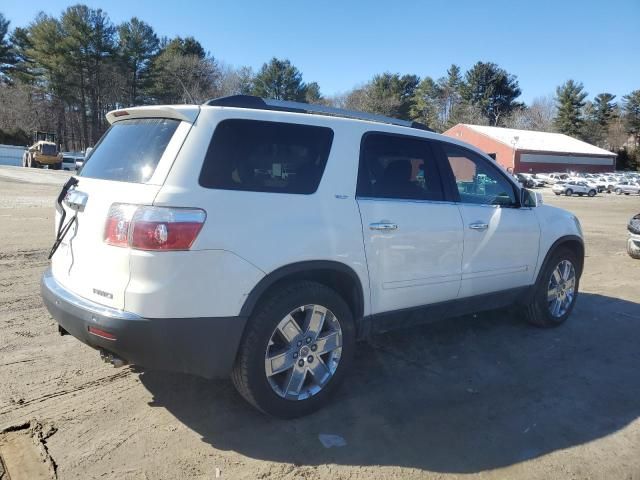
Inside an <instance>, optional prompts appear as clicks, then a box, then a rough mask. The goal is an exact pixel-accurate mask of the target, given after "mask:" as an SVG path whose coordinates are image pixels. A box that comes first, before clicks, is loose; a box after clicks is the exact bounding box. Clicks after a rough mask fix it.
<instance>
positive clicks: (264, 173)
mask: <svg viewBox="0 0 640 480" xmlns="http://www.w3.org/2000/svg"><path fill="white" fill-rule="evenodd" d="M332 142H333V130H331V129H330V128H326V127H317V126H311V125H300V124H294V123H281V122H264V121H257V120H242V119H233V120H224V121H222V122H220V124H219V125H218V126H217V127H216V130H215V132H214V134H213V138H212V140H211V144H210V145H209V149H208V151H207V155H206V158H205V161H204V165H203V167H202V171H201V172H200V185H202V186H203V187H206V188H218V189H223V190H245V191H253V192H275V193H297V194H311V193H314V192H315V191H316V190H317V189H318V185H319V184H320V179H321V178H322V174H323V172H324V168H325V165H326V164H327V159H328V158H329V152H330V150H331V144H332Z"/></svg>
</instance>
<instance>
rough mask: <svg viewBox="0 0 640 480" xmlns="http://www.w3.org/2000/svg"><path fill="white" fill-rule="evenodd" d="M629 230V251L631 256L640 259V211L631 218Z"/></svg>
mask: <svg viewBox="0 0 640 480" xmlns="http://www.w3.org/2000/svg"><path fill="white" fill-rule="evenodd" d="M627 230H628V231H629V238H627V253H628V254H629V256H630V257H631V258H637V259H640V213H639V214H638V215H636V216H634V217H633V218H631V220H629V225H627Z"/></svg>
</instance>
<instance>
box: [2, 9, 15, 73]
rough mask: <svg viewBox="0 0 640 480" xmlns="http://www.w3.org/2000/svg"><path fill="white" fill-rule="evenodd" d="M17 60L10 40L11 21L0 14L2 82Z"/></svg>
mask: <svg viewBox="0 0 640 480" xmlns="http://www.w3.org/2000/svg"><path fill="white" fill-rule="evenodd" d="M15 62H16V59H15V56H14V54H13V48H12V45H11V39H10V38H9V20H7V19H5V18H4V15H3V14H2V13H0V80H1V79H2V77H3V74H4V72H6V71H7V70H8V69H9V68H10V67H11V66H12V65H13V64H15Z"/></svg>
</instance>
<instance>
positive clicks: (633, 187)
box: [613, 180, 640, 195]
mask: <svg viewBox="0 0 640 480" xmlns="http://www.w3.org/2000/svg"><path fill="white" fill-rule="evenodd" d="M613 191H614V192H615V193H616V195H622V194H625V195H629V194H635V195H638V194H640V184H639V183H636V182H634V181H632V180H625V181H622V182H620V183H618V184H616V185H614V187H613Z"/></svg>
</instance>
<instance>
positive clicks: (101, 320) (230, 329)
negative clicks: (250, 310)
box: [40, 269, 247, 378]
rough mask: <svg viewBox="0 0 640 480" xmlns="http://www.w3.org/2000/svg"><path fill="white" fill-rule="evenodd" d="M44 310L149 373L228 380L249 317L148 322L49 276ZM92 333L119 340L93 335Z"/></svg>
mask: <svg viewBox="0 0 640 480" xmlns="http://www.w3.org/2000/svg"><path fill="white" fill-rule="evenodd" d="M40 291H41V295H42V299H43V300H44V304H45V306H46V307H47V310H49V313H50V314H51V316H52V317H53V318H54V319H55V320H56V321H57V322H58V324H59V325H60V326H61V327H62V328H63V329H64V330H65V331H67V332H68V333H69V334H71V335H73V336H74V337H76V338H77V339H78V340H80V341H81V342H83V343H86V344H87V345H89V346H91V347H93V348H96V349H103V350H106V351H107V352H110V353H113V354H115V355H117V356H119V357H121V358H122V359H123V360H126V361H127V362H129V363H131V364H133V365H138V366H141V367H144V368H147V369H152V370H154V369H157V370H166V371H174V372H183V373H190V374H193V375H198V376H202V377H206V378H214V377H225V376H228V375H229V373H230V372H231V368H232V367H233V363H234V361H235V357H236V352H237V349H238V346H239V344H240V339H241V337H242V332H243V331H244V327H245V324H246V321H247V319H246V317H202V318H143V317H140V316H138V315H135V314H133V313H129V312H126V311H122V310H116V309H113V308H109V307H105V306H103V305H100V304H97V303H95V302H92V301H89V300H86V299H84V298H82V297H79V296H78V295H76V294H74V293H72V292H70V291H69V290H67V289H66V288H64V287H63V286H62V285H61V284H60V283H58V282H57V281H56V279H55V278H54V277H53V275H52V274H51V270H50V269H49V270H47V271H46V272H45V273H44V274H43V276H42V280H41V283H40ZM89 327H94V328H96V329H99V330H101V331H104V332H108V333H109V334H111V335H112V336H114V337H115V340H114V339H107V338H103V337H101V336H97V335H95V334H92V333H89Z"/></svg>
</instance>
